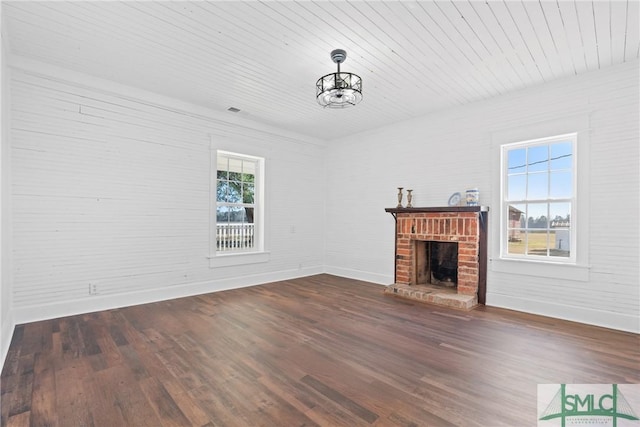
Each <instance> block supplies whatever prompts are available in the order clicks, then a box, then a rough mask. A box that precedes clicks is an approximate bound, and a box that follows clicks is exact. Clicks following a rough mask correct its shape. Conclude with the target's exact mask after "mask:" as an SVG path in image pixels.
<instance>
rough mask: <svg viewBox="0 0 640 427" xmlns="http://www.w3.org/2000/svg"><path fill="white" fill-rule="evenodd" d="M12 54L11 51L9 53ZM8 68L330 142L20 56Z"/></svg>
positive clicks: (306, 140) (302, 139) (275, 134)
mask: <svg viewBox="0 0 640 427" xmlns="http://www.w3.org/2000/svg"><path fill="white" fill-rule="evenodd" d="M7 53H9V52H7ZM7 56H8V64H7V65H8V66H9V67H10V68H11V69H12V70H17V71H21V72H24V73H27V74H30V75H33V76H36V77H40V78H45V79H48V80H52V81H56V82H58V83H63V84H66V85H70V86H74V87H78V88H81V89H87V90H91V91H94V92H98V93H102V94H104V95H108V96H114V97H117V98H120V99H124V100H127V101H130V102H136V103H141V104H144V105H147V106H150V107H153V108H158V109H161V110H165V111H169V112H172V113H175V114H181V115H186V116H189V117H193V118H196V119H199V120H203V121H205V122H211V123H216V124H219V125H224V126H232V127H234V128H241V129H245V130H248V131H251V132H259V133H261V134H266V135H269V136H270V137H272V138H277V139H280V140H285V141H287V142H290V143H295V144H302V145H313V146H320V147H326V145H327V141H325V140H322V139H319V138H310V137H309V136H306V135H301V134H297V133H295V132H291V131H288V130H285V129H279V128H277V127H273V126H269V125H266V124H263V123H259V122H256V121H253V120H251V119H249V118H245V117H242V116H237V115H231V114H229V115H227V114H225V113H220V112H218V111H214V110H211V109H209V108H206V107H202V106H199V105H195V104H191V103H188V102H185V101H181V100H179V99H175V98H170V97H167V96H164V95H159V94H157V93H153V92H149V91H146V90H144V89H139V88H135V87H131V86H127V85H123V84H121V83H116V82H113V81H110V80H106V79H102V78H99V77H94V76H90V75H88V74H83V73H79V72H77V71H72V70H69V69H66V68H62V67H58V66H56V65H51V64H47V63H45V62H40V61H37V60H33V59H29V58H25V57H22V56H18V55H7Z"/></svg>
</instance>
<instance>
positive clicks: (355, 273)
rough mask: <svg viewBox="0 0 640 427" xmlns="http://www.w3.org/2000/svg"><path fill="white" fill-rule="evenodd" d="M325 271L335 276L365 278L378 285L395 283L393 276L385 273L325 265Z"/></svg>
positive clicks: (364, 279) (366, 280)
mask: <svg viewBox="0 0 640 427" xmlns="http://www.w3.org/2000/svg"><path fill="white" fill-rule="evenodd" d="M324 272H325V273H327V274H333V275H334V276H340V277H346V278H348V279H355V280H363V281H365V282H371V283H376V284H378V285H391V284H393V276H387V275H385V274H377V273H370V272H368V271H362V270H353V269H350V268H343V267H333V266H325V268H324Z"/></svg>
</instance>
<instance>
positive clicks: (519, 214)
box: [509, 205, 527, 228]
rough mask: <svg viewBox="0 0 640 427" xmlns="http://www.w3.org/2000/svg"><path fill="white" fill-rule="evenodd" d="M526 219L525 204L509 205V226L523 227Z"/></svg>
mask: <svg viewBox="0 0 640 427" xmlns="http://www.w3.org/2000/svg"><path fill="white" fill-rule="evenodd" d="M526 219H527V207H526V205H509V228H524V227H525V225H526Z"/></svg>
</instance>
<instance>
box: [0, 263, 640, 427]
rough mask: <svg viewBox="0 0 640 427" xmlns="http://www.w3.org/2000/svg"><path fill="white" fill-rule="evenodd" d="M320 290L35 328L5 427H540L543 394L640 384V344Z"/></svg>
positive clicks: (259, 291)
mask: <svg viewBox="0 0 640 427" xmlns="http://www.w3.org/2000/svg"><path fill="white" fill-rule="evenodd" d="M382 291H383V287H381V286H377V285H373V284H369V283H365V282H360V281H355V280H349V279H343V278H338V277H334V276H329V275H319V276H313V277H308V278H303V279H297V280H291V281H284V282H278V283H271V284H267V285H262V286H256V287H252V288H244V289H238V290H232V291H225V292H219V293H213V294H208V295H201V296H195V297H190V298H182V299H177V300H171V301H165V302H159V303H154V304H147V305H141V306H135V307H128V308H123V309H117V310H109V311H104V312H98V313H91V314H86V315H80V316H71V317H65V318H61V319H55V320H49V321H43V322H37V323H30V324H25V325H20V326H18V327H17V328H16V330H15V334H14V337H13V341H12V343H11V347H10V350H9V354H8V356H7V360H6V362H5V365H4V369H3V371H2V376H1V383H2V384H1V386H2V391H1V393H2V395H1V397H2V404H1V406H2V411H1V420H0V421H1V423H0V424H1V425H2V426H29V425H30V426H61V427H70V426H108V427H117V426H135V427H138V426H154V427H157V426H283V427H289V426H316V425H319V426H350V427H351V426H367V425H375V426H407V427H408V426H465V427H467V426H470V427H473V426H482V427H494V426H496V427H497V426H535V425H536V418H537V400H536V392H537V384H539V383H570V384H575V383H607V384H609V383H640V353H639V347H640V336H638V335H634V334H630V333H624V332H617V331H612V330H608V329H603V328H597V327H591V326H586V325H581V324H576V323H571V322H565V321H561V320H556V319H550V318H544V317H538V316H533V315H527V314H522V313H517V312H513V311H508V310H502V309H496V308H491V307H480V308H478V309H476V310H474V311H471V312H461V311H453V310H450V309H446V308H442V307H435V306H429V305H423V304H420V303H413V302H409V301H405V300H401V299H397V298H393V297H389V296H384V295H383V293H382Z"/></svg>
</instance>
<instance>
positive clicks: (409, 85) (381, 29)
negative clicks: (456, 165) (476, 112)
mask: <svg viewBox="0 0 640 427" xmlns="http://www.w3.org/2000/svg"><path fill="white" fill-rule="evenodd" d="M639 4H640V3H639V2H638V1H637V0H628V1H625V0H623V1H597V0H596V1H571V0H544V1H533V0H532V1H486V2H485V1H458V0H454V1H356V2H350V1H337V2H336V1H321V2H312V1H301V2H291V1H286V2H273V1H266V2H259V1H225V2H217V1H216V2H204V1H191V2H133V1H129V2H101V1H100V2H98V1H96V2H88V1H74V2H23V1H16V2H12V1H3V2H2V13H3V21H4V22H3V24H4V25H6V27H5V28H6V29H7V31H6V33H7V34H8V41H9V49H10V54H11V55H19V56H22V57H26V58H30V59H35V60H39V61H42V62H46V63H50V64H53V65H56V66H60V67H64V68H68V69H71V70H74V71H79V72H82V73H86V74H89V75H92V76H96V77H100V78H104V79H109V80H113V81H116V82H119V83H122V84H126V85H130V86H134V87H138V88H141V89H145V90H148V91H152V92H155V93H159V94H162V95H166V96H170V97H173V98H178V99H180V100H183V101H188V102H191V103H194V104H198V105H201V106H205V107H209V108H211V109H213V110H217V111H220V112H224V113H226V114H234V113H231V112H228V111H227V109H228V108H229V107H235V108H238V109H240V110H241V112H240V113H238V114H240V115H242V116H244V117H247V118H250V119H252V120H256V121H259V122H262V123H266V124H269V125H272V126H276V127H278V128H281V129H287V130H290V131H294V132H298V133H301V134H305V135H312V136H315V137H320V138H322V139H326V140H332V139H335V138H339V137H342V136H346V135H351V134H354V133H358V132H361V131H365V130H367V129H370V128H375V127H379V126H382V125H386V124H390V123H394V122H398V121H402V120H405V119H408V118H412V117H418V116H422V115H425V114H427V113H429V112H431V111H434V110H439V109H445V108H450V107H455V106H459V105H462V104H465V103H469V102H473V101H476V100H481V99H486V98H490V97H493V96H497V95H500V94H504V93H507V92H510V91H514V90H517V89H520V88H524V87H528V86H533V85H537V84H540V83H543V82H548V81H551V80H554V79H558V78H563V77H567V76H573V75H577V74H581V73H585V72H589V71H592V70H597V69H601V68H605V67H608V66H611V65H614V64H620V63H624V62H630V61H637V60H638V57H639V49H640V35H639V12H640V11H639ZM335 48H343V49H345V50H346V51H347V54H348V57H347V60H346V62H345V63H344V64H343V65H342V71H350V72H353V73H356V74H359V75H360V76H361V77H362V78H363V93H364V100H363V102H362V103H361V104H359V105H358V106H356V107H354V108H350V109H346V110H329V109H322V108H321V107H320V106H318V105H317V103H316V101H315V82H316V80H317V79H318V78H319V77H320V76H322V75H324V74H327V73H330V72H333V71H335V64H334V63H333V62H332V61H331V58H330V57H329V53H330V51H331V50H333V49H335Z"/></svg>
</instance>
